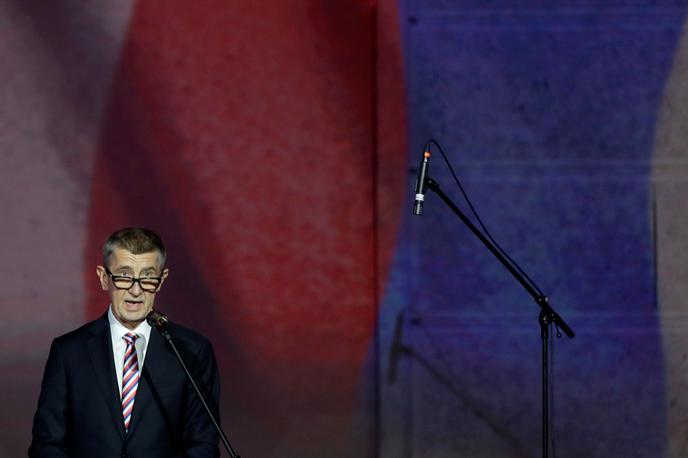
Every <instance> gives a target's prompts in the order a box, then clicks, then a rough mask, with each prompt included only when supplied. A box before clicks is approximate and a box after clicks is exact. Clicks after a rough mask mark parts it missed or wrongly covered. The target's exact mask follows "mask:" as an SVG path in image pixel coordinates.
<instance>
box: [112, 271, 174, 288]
mask: <svg viewBox="0 0 688 458" xmlns="http://www.w3.org/2000/svg"><path fill="white" fill-rule="evenodd" d="M105 272H106V273H107V274H108V275H109V276H110V278H112V283H113V284H114V285H115V288H117V289H130V288H131V287H132V286H134V283H138V284H139V286H140V287H141V289H142V290H144V291H147V292H149V293H154V292H156V291H157V290H158V288H159V287H160V284H162V277H139V278H134V277H129V276H127V275H113V274H112V272H110V270H109V269H108V268H107V267H106V268H105Z"/></svg>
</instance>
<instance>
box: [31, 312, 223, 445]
mask: <svg viewBox="0 0 688 458" xmlns="http://www.w3.org/2000/svg"><path fill="white" fill-rule="evenodd" d="M170 332H171V334H172V336H173V338H174V342H175V344H176V345H177V348H178V350H179V353H180V354H181V356H182V358H183V359H184V362H185V363H186V365H187V367H188V368H189V371H190V372H191V373H192V374H193V375H194V377H195V379H196V381H197V383H198V386H199V388H200V389H201V392H203V394H204V396H206V399H207V400H208V405H209V406H210V408H211V410H212V411H213V414H214V415H215V416H216V418H218V417H217V415H218V397H219V389H220V388H219V380H218V375H217V365H216V362H215V356H214V354H213V350H212V347H211V345H210V342H208V340H207V339H206V338H204V337H202V336H201V335H199V334H197V333H195V332H193V331H191V330H189V329H186V328H183V327H181V326H175V325H173V324H170ZM218 440H219V436H218V435H217V433H216V432H215V430H214V428H213V425H212V423H211V421H210V420H209V418H208V416H207V414H206V412H205V411H204V410H203V406H202V404H201V402H200V400H199V399H198V396H197V395H196V393H195V392H193V388H192V387H191V384H190V383H189V382H188V381H187V378H186V375H185V374H184V372H183V369H182V368H181V366H180V365H179V362H178V361H177V359H176V357H175V356H174V353H173V352H172V349H171V348H170V347H169V344H168V343H167V342H166V341H165V339H164V338H163V337H162V336H161V335H160V333H159V332H158V331H157V330H155V329H153V330H152V332H151V335H150V342H149V343H148V348H147V350H146V358H145V360H144V363H143V369H142V371H141V379H140V381H139V386H138V390H137V393H136V399H135V401H134V411H133V413H132V418H131V424H130V428H129V433H128V434H125V432H124V421H123V419H122V411H121V407H120V399H119V388H118V386H117V377H116V375H115V366H114V362H113V357H112V339H111V337H110V325H109V323H108V319H107V314H106V315H104V316H102V317H101V318H99V319H97V320H95V321H92V322H90V323H88V324H86V325H84V326H82V327H81V328H79V329H77V330H75V331H72V332H70V333H69V334H65V335H64V336H61V337H58V338H57V339H55V340H54V341H53V344H52V346H51V348H50V355H49V356H48V362H47V363H46V366H45V372H44V374H43V383H42V386H41V395H40V398H39V400H38V409H37V411H36V416H35V418H34V423H33V440H32V442H31V447H30V448H29V456H30V457H88V458H95V457H98V458H110V457H113V458H114V457H117V458H122V457H132V458H155V457H160V458H163V457H164V458H171V457H189V458H191V457H199V458H201V457H202V458H208V457H218V456H219V455H220V453H219V449H218Z"/></svg>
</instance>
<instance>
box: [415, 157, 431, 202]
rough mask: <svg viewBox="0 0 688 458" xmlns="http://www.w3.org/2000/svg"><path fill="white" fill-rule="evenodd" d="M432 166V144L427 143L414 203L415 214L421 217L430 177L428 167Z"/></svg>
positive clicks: (421, 162)
mask: <svg viewBox="0 0 688 458" xmlns="http://www.w3.org/2000/svg"><path fill="white" fill-rule="evenodd" d="M429 164H430V143H426V145H425V148H424V149H423V158H422V159H421V161H420V169H419V171H418V179H417V180H416V200H415V202H414V203H413V214H414V215H416V216H420V215H422V214H423V201H424V200H425V178H426V177H427V176H428V166H429Z"/></svg>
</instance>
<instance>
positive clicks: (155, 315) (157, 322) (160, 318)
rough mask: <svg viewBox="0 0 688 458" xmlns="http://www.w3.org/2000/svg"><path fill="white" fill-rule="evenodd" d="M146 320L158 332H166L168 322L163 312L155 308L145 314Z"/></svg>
mask: <svg viewBox="0 0 688 458" xmlns="http://www.w3.org/2000/svg"><path fill="white" fill-rule="evenodd" d="M146 321H148V324H150V325H151V327H154V328H155V329H157V330H158V331H160V332H166V331H167V324H168V323H169V322H170V320H168V319H167V316H166V315H165V314H163V313H160V312H158V311H157V310H155V309H153V310H151V311H150V312H149V313H148V316H146Z"/></svg>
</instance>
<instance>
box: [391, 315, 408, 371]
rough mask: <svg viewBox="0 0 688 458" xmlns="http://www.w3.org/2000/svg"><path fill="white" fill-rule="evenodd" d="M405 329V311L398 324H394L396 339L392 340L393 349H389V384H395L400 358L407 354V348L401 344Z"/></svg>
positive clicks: (398, 316) (397, 321)
mask: <svg viewBox="0 0 688 458" xmlns="http://www.w3.org/2000/svg"><path fill="white" fill-rule="evenodd" d="M403 328H404V317H403V310H402V311H400V312H399V314H398V315H397V320H396V323H395V324H394V338H393V339H392V348H390V349H389V365H388V366H387V383H394V382H395V380H396V379H397V366H398V365H399V358H401V355H402V354H404V353H405V351H404V350H405V348H404V346H403V345H402V343H401V332H402V330H403Z"/></svg>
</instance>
